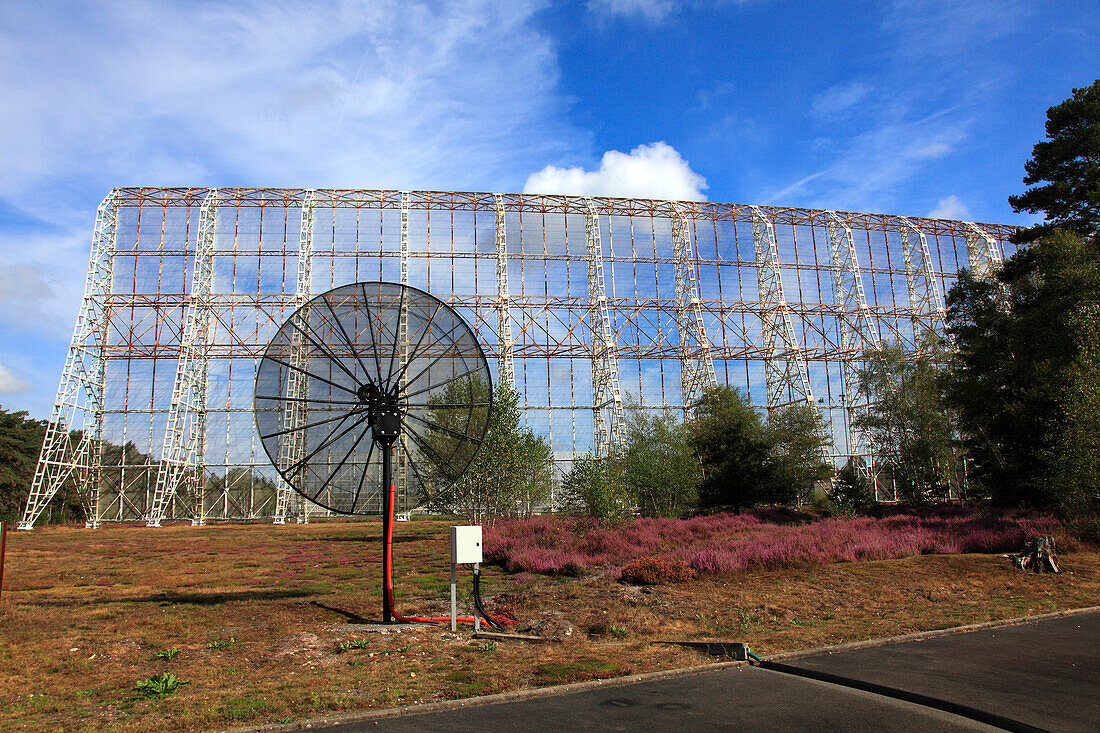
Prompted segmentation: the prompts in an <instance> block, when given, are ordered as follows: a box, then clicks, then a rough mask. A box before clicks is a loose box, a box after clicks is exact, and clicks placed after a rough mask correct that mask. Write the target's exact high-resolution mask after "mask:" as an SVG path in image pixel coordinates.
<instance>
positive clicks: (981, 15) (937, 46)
mask: <svg viewBox="0 0 1100 733" xmlns="http://www.w3.org/2000/svg"><path fill="white" fill-rule="evenodd" d="M1030 12H1031V9H1030V8H1029V7H1028V3H1026V2H1025V1H1024V0H894V1H893V2H889V3H883V5H882V27H883V30H885V31H886V32H887V33H889V34H891V35H892V36H893V38H892V48H893V49H894V51H895V53H900V54H903V55H905V56H910V57H913V56H924V57H933V58H934V59H935V62H936V66H937V67H941V68H942V66H943V65H944V63H945V62H950V59H952V58H957V57H966V56H968V55H969V54H972V53H974V51H975V49H976V47H977V46H983V45H986V44H989V43H992V42H995V41H997V40H999V39H1001V38H1004V37H1005V36H1007V35H1011V34H1013V33H1019V32H1020V31H1021V29H1023V28H1026V23H1024V20H1025V19H1026V17H1027V16H1028V15H1029V13H1030Z"/></svg>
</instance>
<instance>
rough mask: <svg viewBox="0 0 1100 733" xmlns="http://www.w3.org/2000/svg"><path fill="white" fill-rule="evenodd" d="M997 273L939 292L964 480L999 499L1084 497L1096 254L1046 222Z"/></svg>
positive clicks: (1099, 288) (1098, 292) (1099, 386)
mask: <svg viewBox="0 0 1100 733" xmlns="http://www.w3.org/2000/svg"><path fill="white" fill-rule="evenodd" d="M999 280H1000V284H997V283H986V282H981V281H977V280H975V279H974V278H973V277H971V276H970V275H969V273H966V272H963V273H960V277H959V281H958V283H957V284H956V285H955V287H953V288H952V289H951V292H950V293H949V295H948V331H949V333H950V334H951V335H952V337H953V338H954V341H955V346H956V349H955V352H954V354H953V357H952V361H951V365H950V374H949V379H948V380H947V387H948V389H947V394H948V398H949V400H950V402H951V403H952V404H953V405H954V406H955V407H956V409H957V410H958V413H959V424H960V428H961V430H962V434H963V436H964V439H965V442H966V445H967V450H968V454H969V455H970V457H971V458H972V459H973V466H974V469H975V470H974V472H973V474H972V478H974V479H975V480H977V481H978V482H980V483H981V484H983V485H984V486H985V487H987V489H988V491H989V493H990V494H991V495H992V498H993V499H994V500H995V501H996V502H997V503H1000V504H1005V505H1032V506H1061V507H1063V508H1068V506H1069V504H1070V503H1073V502H1075V501H1076V502H1080V501H1084V502H1086V503H1089V504H1095V502H1096V501H1097V496H1096V488H1095V487H1096V481H1097V475H1096V462H1095V460H1093V459H1092V458H1090V457H1089V454H1088V450H1089V448H1091V447H1095V446H1096V445H1097V439H1098V436H1097V432H1098V430H1097V427H1096V426H1097V420H1096V412H1095V410H1096V401H1095V395H1096V394H1097V393H1098V392H1100V374H1098V370H1097V367H1096V344H1097V343H1098V342H1100V333H1098V314H1100V250H1098V249H1097V248H1096V247H1093V246H1089V245H1086V244H1085V243H1083V242H1082V241H1081V240H1080V239H1079V238H1077V237H1076V236H1074V235H1072V234H1069V233H1066V232H1062V231H1060V230H1056V231H1055V232H1054V233H1053V234H1051V235H1050V236H1049V237H1046V238H1045V239H1043V240H1042V241H1040V242H1038V243H1037V244H1036V245H1034V246H1032V247H1029V248H1027V249H1023V250H1021V251H1020V252H1018V253H1017V254H1016V255H1014V256H1013V257H1012V258H1011V259H1009V260H1008V261H1007V262H1006V263H1005V266H1004V268H1003V269H1002V271H1001V273H1000V275H999ZM1002 286H1003V290H1002ZM1071 487H1079V488H1080V491H1082V492H1084V494H1083V496H1082V495H1077V498H1076V499H1074V498H1073V495H1074V494H1075V493H1076V491H1077V489H1076V488H1073V489H1072V490H1071ZM1089 487H1092V488H1089Z"/></svg>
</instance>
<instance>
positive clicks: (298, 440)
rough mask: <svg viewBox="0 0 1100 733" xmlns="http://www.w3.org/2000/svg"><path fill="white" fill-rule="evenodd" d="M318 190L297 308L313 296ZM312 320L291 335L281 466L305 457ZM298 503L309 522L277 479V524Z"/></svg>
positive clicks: (303, 242) (304, 228)
mask: <svg viewBox="0 0 1100 733" xmlns="http://www.w3.org/2000/svg"><path fill="white" fill-rule="evenodd" d="M315 193H316V192H315V191H313V190H309V191H306V195H305V197H304V198H303V199H302V216H301V224H300V226H299V230H298V282H297V287H296V289H295V292H294V303H293V305H294V310H295V312H296V313H297V312H298V309H299V308H301V307H302V306H304V305H305V304H306V303H307V302H308V301H309V297H310V292H311V285H312V280H313V202H314V198H315ZM308 323H309V313H308V311H306V312H303V313H302V314H301V315H300V328H299V329H298V330H295V332H294V334H293V336H292V338H291V354H290V361H291V364H292V365H293V367H292V368H291V370H290V371H289V373H288V374H287V386H286V391H287V394H286V397H287V401H286V402H285V403H284V405H283V424H282V430H283V431H284V433H283V435H282V436H281V437H280V443H279V453H280V456H279V465H282V466H298V465H299V464H300V463H301V461H302V458H303V457H304V456H305V432H304V431H300V430H298V429H297V428H298V427H299V426H300V425H305V424H306V423H307V422H308V421H309V417H308V415H307V409H308V408H307V404H308V402H307V400H308V398H309V380H308V379H306V378H305V376H304V375H305V373H306V371H307V369H306V367H307V364H306V362H307V360H308V354H309V349H308V347H307V345H306V339H305V328H306V327H307V324H308ZM294 503H297V504H298V521H299V522H307V521H309V513H308V509H307V507H308V503H307V502H305V501H301V499H300V498H299V497H298V495H297V493H295V492H294V490H293V489H292V488H291V487H290V484H288V483H287V482H286V481H285V480H284V479H283V477H282V476H279V478H278V480H277V481H276V496H275V522H274V523H275V524H285V523H286V518H287V516H288V515H289V514H290V513H291V505H292V504H294Z"/></svg>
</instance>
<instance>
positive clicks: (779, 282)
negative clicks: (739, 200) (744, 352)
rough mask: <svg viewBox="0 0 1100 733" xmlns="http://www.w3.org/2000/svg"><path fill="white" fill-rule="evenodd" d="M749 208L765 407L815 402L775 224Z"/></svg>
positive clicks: (771, 407) (763, 214) (758, 211)
mask: <svg viewBox="0 0 1100 733" xmlns="http://www.w3.org/2000/svg"><path fill="white" fill-rule="evenodd" d="M749 211H750V212H751V215H752V241H753V248H754V251H755V254H756V283H757V287H758V288H759V294H760V311H761V313H760V329H761V336H762V337H763V340H764V348H765V349H766V350H767V354H768V356H767V358H766V359H765V360H764V378H765V381H766V382H767V385H768V409H769V410H773V409H775V408H776V407H782V406H783V405H787V404H791V402H792V401H793V402H807V403H809V404H811V405H814V404H816V403H815V401H814V393H813V390H812V389H811V388H810V372H809V368H808V366H807V364H806V360H805V357H804V355H803V353H802V350H801V348H799V345H798V336H797V335H796V333H795V330H794V322H793V320H792V319H791V308H790V306H789V305H788V304H787V299H786V297H784V294H783V276H782V273H781V272H780V269H779V243H778V241H777V240H776V238H775V226H774V225H773V224H772V220H771V219H770V218H768V216H767V215H766V214H765V213H764V211H763V209H761V208H760V207H759V206H750V207H749Z"/></svg>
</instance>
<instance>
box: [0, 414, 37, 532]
mask: <svg viewBox="0 0 1100 733" xmlns="http://www.w3.org/2000/svg"><path fill="white" fill-rule="evenodd" d="M45 435H46V422H45V421H44V420H31V419H29V418H28V417H27V413H26V412H8V411H7V410H5V409H4V408H2V407H0V520H3V521H5V522H13V521H15V520H17V519H18V518H19V516H20V515H21V514H22V512H23V507H24V506H25V505H26V503H27V495H28V493H29V492H30V486H31V481H32V480H33V479H34V468H35V465H36V463H37V461H38V452H39V451H40V450H41V449H42V439H43V437H45Z"/></svg>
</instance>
